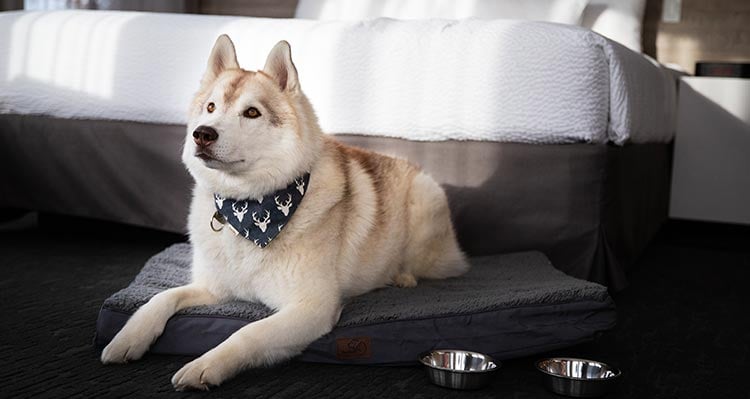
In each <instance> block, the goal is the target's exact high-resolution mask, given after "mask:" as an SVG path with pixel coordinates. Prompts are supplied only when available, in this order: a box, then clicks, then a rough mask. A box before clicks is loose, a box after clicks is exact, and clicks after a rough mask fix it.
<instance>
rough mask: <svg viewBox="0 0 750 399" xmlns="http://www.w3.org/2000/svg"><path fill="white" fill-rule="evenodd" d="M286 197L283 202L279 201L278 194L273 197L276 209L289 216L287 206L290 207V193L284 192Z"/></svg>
mask: <svg viewBox="0 0 750 399" xmlns="http://www.w3.org/2000/svg"><path fill="white" fill-rule="evenodd" d="M286 196H287V199H286V201H284V202H279V196H276V197H274V199H273V200H274V201H275V202H276V209H278V210H280V211H281V213H283V214H284V216H289V208H291V207H292V194H289V193H286Z"/></svg>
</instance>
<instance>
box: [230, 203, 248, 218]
mask: <svg viewBox="0 0 750 399" xmlns="http://www.w3.org/2000/svg"><path fill="white" fill-rule="evenodd" d="M237 204H239V202H235V203H234V204H232V213H234V216H235V217H236V218H237V220H239V221H240V222H242V219H243V218H244V217H245V214H246V213H247V201H242V207H240V208H239V209H237Z"/></svg>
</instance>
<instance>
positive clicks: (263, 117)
mask: <svg viewBox="0 0 750 399" xmlns="http://www.w3.org/2000/svg"><path fill="white" fill-rule="evenodd" d="M182 160H183V162H184V164H185V165H186V167H187V169H188V171H189V172H190V174H191V175H192V176H193V178H194V179H195V187H194V189H193V199H192V203H191V206H190V216H189V218H188V228H189V234H190V241H191V243H192V245H193V265H192V280H191V282H190V284H188V285H185V286H182V287H177V288H172V289H168V290H165V291H163V292H161V293H159V294H157V295H155V296H154V297H153V298H151V299H150V300H149V301H148V302H147V303H146V304H145V305H143V306H142V307H141V308H140V309H138V311H136V312H135V313H134V314H133V316H132V317H131V318H130V319H129V320H128V322H127V323H126V325H125V326H124V327H123V328H122V330H120V332H118V333H117V335H116V336H115V337H114V339H113V340H112V342H110V343H109V344H108V345H107V346H106V347H105V348H104V350H103V352H102V354H101V361H102V362H103V363H105V364H109V363H125V362H128V361H132V360H136V359H139V358H140V357H142V356H143V354H144V353H145V352H146V351H147V350H148V348H149V346H150V345H151V344H152V343H153V342H154V341H155V340H156V339H157V338H158V337H159V335H160V334H161V333H162V331H163V330H164V326H165V324H166V322H167V320H168V319H169V318H170V317H171V316H172V315H173V314H174V313H175V312H177V311H179V310H181V309H184V308H186V307H189V306H196V305H211V304H217V303H221V302H224V301H229V300H235V299H239V300H245V301H258V302H262V303H264V304H266V305H267V306H268V307H269V308H272V309H274V310H275V313H274V314H273V315H271V316H269V317H267V318H265V319H263V320H259V321H256V322H254V323H250V324H248V325H247V326H245V327H243V328H241V329H240V330H238V331H237V332H235V333H234V334H232V335H231V336H230V337H229V338H227V339H226V340H225V341H224V342H222V343H221V344H219V345H218V346H216V347H215V348H213V349H211V350H210V351H208V352H206V353H205V354H203V355H202V356H200V357H198V358H197V359H195V360H193V361H192V362H190V363H188V364H186V365H185V366H184V367H182V369H180V370H179V371H178V372H177V373H176V374H175V375H174V376H173V378H172V384H173V385H174V387H175V388H176V389H177V390H187V389H203V390H206V389H208V388H209V387H210V386H217V385H219V384H221V383H222V382H223V381H226V380H227V379H229V378H231V377H232V376H234V375H236V374H237V373H239V372H240V371H242V370H243V369H246V368H251V367H257V366H264V365H270V364H273V363H277V362H280V361H283V360H286V359H289V358H291V357H293V356H295V355H297V354H299V353H300V352H301V351H302V350H304V349H305V348H306V347H307V346H308V345H309V344H310V343H312V342H313V341H315V340H316V339H318V338H319V337H321V336H323V335H325V334H326V333H328V332H330V331H331V330H332V329H333V327H334V326H335V325H336V323H337V321H338V319H339V316H340V314H341V309H342V306H343V303H344V301H345V300H346V298H349V297H353V296H356V295H360V294H364V293H366V292H368V291H371V290H374V289H376V288H380V287H384V286H387V285H394V286H399V287H413V286H415V285H416V284H417V280H419V279H441V278H448V277H454V276H458V275H460V274H462V273H464V272H466V271H467V270H468V268H469V264H468V263H467V261H466V258H465V255H464V254H463V252H462V251H461V249H460V248H459V245H458V243H457V241H456V235H455V232H454V229H453V225H452V224H451V217H450V211H449V208H448V202H447V198H446V196H445V193H444V192H443V190H442V189H441V187H440V186H439V185H438V184H437V183H436V182H435V181H434V180H433V179H432V178H430V177H429V176H428V175H427V174H425V173H424V172H422V171H421V170H420V169H419V168H418V167H416V166H415V165H413V164H411V163H409V162H407V161H405V160H401V159H396V158H391V157H387V156H385V155H380V154H376V153H373V152H369V151H365V150H362V149H358V148H354V147H349V146H346V145H343V144H341V143H339V142H337V141H335V140H334V139H333V138H331V137H330V136H328V135H325V134H323V133H322V131H321V129H320V127H319V124H318V121H317V117H316V115H315V113H314V111H313V108H312V106H311V104H310V102H309V100H308V99H307V97H306V96H305V95H304V93H303V92H302V90H301V88H300V82H299V79H298V75H297V69H296V67H295V65H294V63H293V62H292V58H291V48H290V46H289V44H288V43H287V42H286V41H281V42H279V43H278V44H276V46H274V47H273V49H272V50H271V52H270V53H269V55H268V58H267V60H266V63H265V66H264V67H263V70H259V71H247V70H243V69H241V68H240V66H239V64H238V62H237V56H236V53H235V47H234V44H233V43H232V41H231V40H230V39H229V37H228V36H226V35H222V36H220V37H219V38H218V39H217V41H216V43H215V45H214V47H213V49H212V51H211V54H210V56H209V60H208V66H207V69H206V72H205V73H204V75H203V78H202V80H201V82H200V89H199V90H198V92H197V94H196V95H195V97H194V99H193V101H192V104H191V106H190V110H189V122H188V129H187V137H186V141H185V146H184V149H183V152H182Z"/></svg>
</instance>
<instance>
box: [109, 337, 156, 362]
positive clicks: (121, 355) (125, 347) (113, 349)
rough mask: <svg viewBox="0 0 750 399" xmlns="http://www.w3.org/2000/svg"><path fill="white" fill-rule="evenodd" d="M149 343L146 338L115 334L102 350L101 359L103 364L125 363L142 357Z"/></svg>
mask: <svg viewBox="0 0 750 399" xmlns="http://www.w3.org/2000/svg"><path fill="white" fill-rule="evenodd" d="M150 345H151V342H150V340H148V339H138V337H133V336H128V335H120V334H118V335H116V336H115V338H114V339H113V340H112V342H110V343H109V344H108V345H107V346H106V347H105V348H104V350H103V351H102V356H101V358H100V359H101V361H102V363H104V364H118V363H127V362H129V361H131V360H138V359H140V358H141V357H143V354H145V353H146V351H147V350H148V347H149V346H150Z"/></svg>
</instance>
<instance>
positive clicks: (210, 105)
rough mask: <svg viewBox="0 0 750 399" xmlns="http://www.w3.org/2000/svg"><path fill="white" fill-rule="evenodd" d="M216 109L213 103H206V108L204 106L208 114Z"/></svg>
mask: <svg viewBox="0 0 750 399" xmlns="http://www.w3.org/2000/svg"><path fill="white" fill-rule="evenodd" d="M215 109H216V104H214V103H208V106H206V111H208V113H209V114H210V113H211V112H214V110H215Z"/></svg>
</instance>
